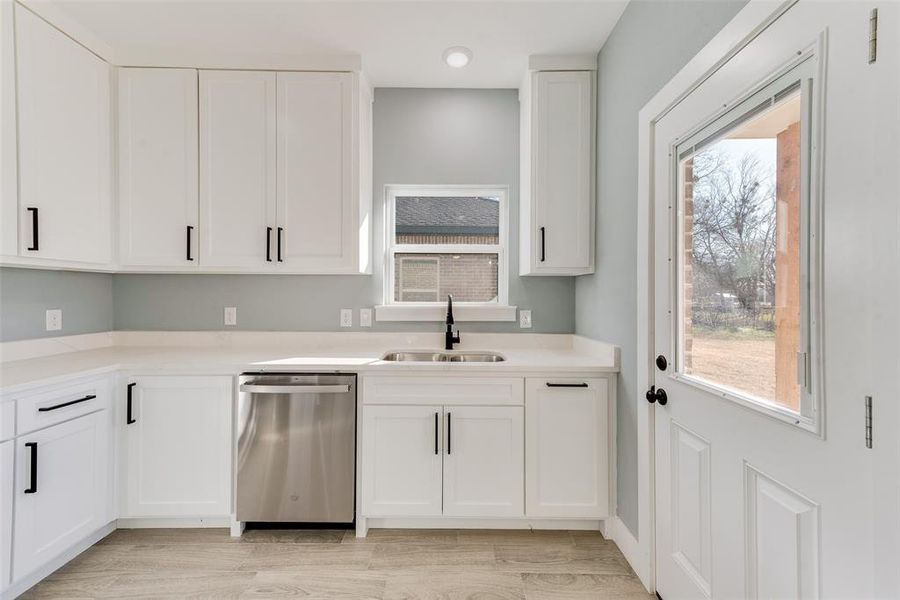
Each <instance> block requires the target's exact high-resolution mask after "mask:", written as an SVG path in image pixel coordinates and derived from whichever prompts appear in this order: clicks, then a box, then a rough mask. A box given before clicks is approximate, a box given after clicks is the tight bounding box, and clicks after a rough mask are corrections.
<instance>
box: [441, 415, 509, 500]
mask: <svg viewBox="0 0 900 600" xmlns="http://www.w3.org/2000/svg"><path fill="white" fill-rule="evenodd" d="M444 411H445V412H444V427H445V436H446V437H445V444H446V445H445V449H444V514H445V515H447V516H458V517H521V516H522V515H523V512H524V506H523V493H522V490H523V486H524V483H523V480H524V474H525V465H524V440H523V434H524V423H523V415H522V407H520V406H502V407H496V406H453V407H449V406H448V407H445V409H444Z"/></svg>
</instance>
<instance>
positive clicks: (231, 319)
mask: <svg viewBox="0 0 900 600" xmlns="http://www.w3.org/2000/svg"><path fill="white" fill-rule="evenodd" d="M225 324H226V325H237V306H226V307H225Z"/></svg>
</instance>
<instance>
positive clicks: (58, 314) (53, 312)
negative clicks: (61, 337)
mask: <svg viewBox="0 0 900 600" xmlns="http://www.w3.org/2000/svg"><path fill="white" fill-rule="evenodd" d="M60 329H62V309H60V308H51V309H49V310H48V311H47V331H59V330H60Z"/></svg>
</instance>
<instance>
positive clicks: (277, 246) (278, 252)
mask: <svg viewBox="0 0 900 600" xmlns="http://www.w3.org/2000/svg"><path fill="white" fill-rule="evenodd" d="M283 231H284V228H283V227H279V228H278V238H277V239H276V240H275V244H276V245H275V249H276V250H277V254H278V262H284V261H283V260H281V233H282V232H283Z"/></svg>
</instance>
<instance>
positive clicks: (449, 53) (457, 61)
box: [444, 46, 472, 69]
mask: <svg viewBox="0 0 900 600" xmlns="http://www.w3.org/2000/svg"><path fill="white" fill-rule="evenodd" d="M470 60H472V51H471V50H469V49H468V48H466V47H464V46H451V47H450V48H447V49H446V50H444V62H445V63H447V64H448V65H450V66H451V67H453V68H454V69H461V68H463V67H464V66H466V65H467V64H469V61H470Z"/></svg>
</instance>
